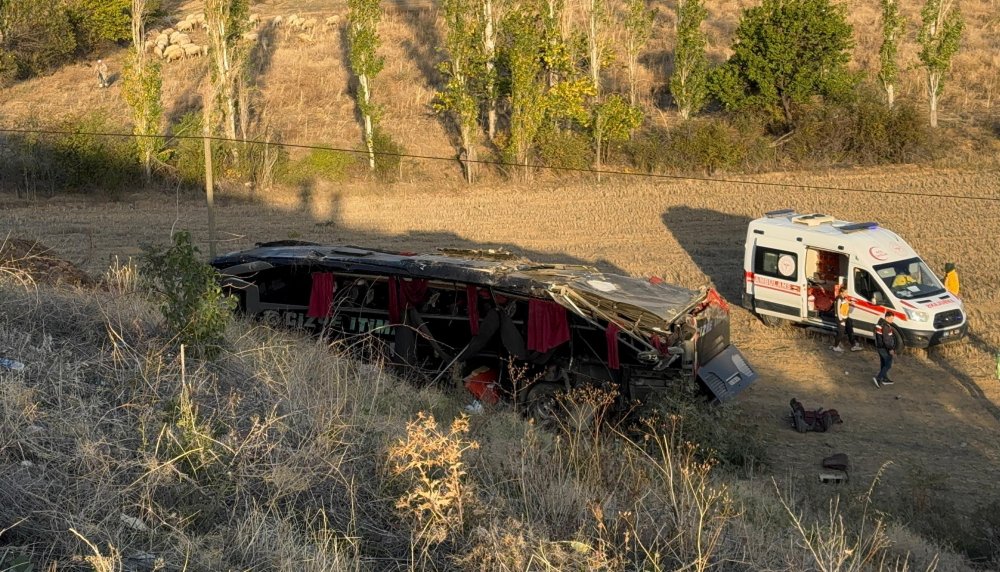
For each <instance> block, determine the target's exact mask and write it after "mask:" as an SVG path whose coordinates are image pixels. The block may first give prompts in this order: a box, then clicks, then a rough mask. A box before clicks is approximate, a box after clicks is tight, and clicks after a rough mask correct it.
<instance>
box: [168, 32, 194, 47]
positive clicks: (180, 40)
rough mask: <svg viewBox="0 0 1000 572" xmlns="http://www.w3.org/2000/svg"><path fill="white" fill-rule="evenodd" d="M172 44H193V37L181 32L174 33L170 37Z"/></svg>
mask: <svg viewBox="0 0 1000 572" xmlns="http://www.w3.org/2000/svg"><path fill="white" fill-rule="evenodd" d="M170 43H171V44H174V45H176V46H183V45H184V44H190V43H191V37H190V36H188V35H187V34H182V33H180V32H174V33H173V34H171V35H170Z"/></svg>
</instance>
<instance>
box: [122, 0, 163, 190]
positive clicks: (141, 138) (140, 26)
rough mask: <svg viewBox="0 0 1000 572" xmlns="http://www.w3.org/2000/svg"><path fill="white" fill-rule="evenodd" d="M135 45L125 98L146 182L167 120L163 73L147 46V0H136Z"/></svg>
mask: <svg viewBox="0 0 1000 572" xmlns="http://www.w3.org/2000/svg"><path fill="white" fill-rule="evenodd" d="M131 17H132V47H131V48H130V49H129V51H128V54H127V55H126V57H125V66H124V68H123V70H122V97H123V98H124V100H125V103H126V104H127V105H128V106H129V110H130V111H131V112H132V124H133V127H132V133H134V134H135V135H136V148H137V150H138V153H139V162H140V163H142V166H143V169H144V173H145V176H146V184H149V182H150V180H151V179H152V177H153V159H154V158H155V157H156V153H157V152H158V151H159V149H160V147H161V145H162V141H161V140H160V138H159V137H156V135H158V134H159V132H160V124H161V123H162V121H163V105H162V103H161V101H160V94H161V91H162V83H163V81H162V76H161V74H160V63H159V62H158V61H153V60H150V59H149V58H148V57H147V56H146V51H145V50H144V49H143V46H144V45H145V41H146V30H145V18H146V0H132V9H131Z"/></svg>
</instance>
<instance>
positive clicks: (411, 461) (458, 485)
mask: <svg viewBox="0 0 1000 572" xmlns="http://www.w3.org/2000/svg"><path fill="white" fill-rule="evenodd" d="M468 432H469V418H468V417H467V416H465V415H462V416H460V417H458V418H456V419H455V420H454V421H452V423H451V427H449V429H448V430H447V431H446V432H445V431H442V430H441V429H440V428H439V427H438V423H437V421H436V420H435V419H434V416H433V415H431V414H427V413H424V412H420V413H418V414H417V419H416V420H413V421H410V422H409V423H407V424H406V439H405V440H403V439H399V440H398V441H397V442H396V443H395V444H394V445H393V446H392V447H390V449H389V464H390V471H391V473H392V474H393V475H395V476H397V477H402V478H404V479H405V480H406V481H407V485H406V491H405V492H404V493H403V495H402V496H401V497H400V498H399V500H397V501H396V508H397V509H399V510H400V511H402V512H403V514H404V516H406V518H408V519H410V520H412V521H413V522H414V523H415V524H416V525H417V530H416V539H417V540H418V541H419V542H420V543H421V544H422V545H424V546H430V545H433V544H438V543H441V542H443V541H444V540H445V539H446V538H447V537H448V536H449V534H450V533H451V532H452V531H454V530H456V529H458V528H460V527H461V526H462V524H463V523H464V515H463V506H464V502H465V500H466V498H467V497H468V495H469V491H468V489H467V486H466V484H465V482H464V481H465V476H466V469H465V463H464V462H463V460H462V457H463V455H464V454H465V452H466V451H470V450H473V449H478V448H479V443H477V442H476V441H472V440H468V439H467V438H466V436H467V435H468Z"/></svg>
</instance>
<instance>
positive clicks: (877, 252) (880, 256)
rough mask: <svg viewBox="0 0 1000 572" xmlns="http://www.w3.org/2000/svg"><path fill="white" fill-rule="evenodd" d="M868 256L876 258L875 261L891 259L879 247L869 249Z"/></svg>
mask: <svg viewBox="0 0 1000 572" xmlns="http://www.w3.org/2000/svg"><path fill="white" fill-rule="evenodd" d="M868 254H870V255H871V257H872V258H874V259H875V260H885V259H886V258H889V255H888V254H886V253H885V251H884V250H882V249H881V248H879V247H877V246H873V247H871V248H869V249H868Z"/></svg>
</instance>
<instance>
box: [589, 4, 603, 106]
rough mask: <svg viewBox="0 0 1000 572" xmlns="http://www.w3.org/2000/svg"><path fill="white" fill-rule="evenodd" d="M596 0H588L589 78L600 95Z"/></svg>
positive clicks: (598, 95) (599, 54) (599, 55)
mask: <svg viewBox="0 0 1000 572" xmlns="http://www.w3.org/2000/svg"><path fill="white" fill-rule="evenodd" d="M597 2H598V0H590V30H589V34H588V39H589V40H590V80H591V81H592V82H594V89H596V90H597V97H600V96H601V53H600V52H601V49H600V44H599V42H598V38H597V7H598V6H597Z"/></svg>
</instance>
